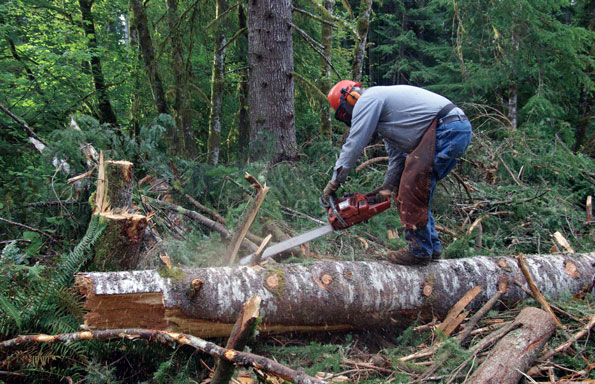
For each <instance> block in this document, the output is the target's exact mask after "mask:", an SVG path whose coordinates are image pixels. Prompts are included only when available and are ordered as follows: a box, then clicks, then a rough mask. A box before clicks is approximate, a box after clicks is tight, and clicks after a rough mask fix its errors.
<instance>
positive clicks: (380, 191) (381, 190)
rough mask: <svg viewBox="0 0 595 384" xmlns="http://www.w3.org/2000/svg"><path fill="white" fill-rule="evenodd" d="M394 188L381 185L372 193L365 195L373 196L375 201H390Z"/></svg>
mask: <svg viewBox="0 0 595 384" xmlns="http://www.w3.org/2000/svg"><path fill="white" fill-rule="evenodd" d="M394 189H395V188H394V187H393V186H392V185H385V184H382V185H381V186H380V187H378V188H376V189H375V190H373V191H370V192H368V193H366V196H373V197H374V198H375V199H376V201H384V200H386V199H390V195H391V193H392V191H393V190H394Z"/></svg>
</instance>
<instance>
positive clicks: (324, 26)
mask: <svg viewBox="0 0 595 384" xmlns="http://www.w3.org/2000/svg"><path fill="white" fill-rule="evenodd" d="M322 5H323V6H324V8H325V9H326V10H327V11H328V12H329V13H330V14H331V15H332V14H333V8H334V5H335V0H324V1H323V4H322ZM320 27H321V36H322V39H321V42H322V45H323V46H324V49H323V54H324V58H321V59H320V65H321V71H320V81H319V86H320V91H321V92H322V93H324V94H325V95H326V94H328V92H329V91H330V90H331V87H332V84H331V68H330V65H329V64H328V63H330V62H331V59H332V56H333V27H332V26H331V25H329V24H328V23H320ZM320 134H321V135H322V136H325V137H328V138H330V137H331V134H332V128H331V110H330V106H329V104H328V103H322V105H321V108H320Z"/></svg>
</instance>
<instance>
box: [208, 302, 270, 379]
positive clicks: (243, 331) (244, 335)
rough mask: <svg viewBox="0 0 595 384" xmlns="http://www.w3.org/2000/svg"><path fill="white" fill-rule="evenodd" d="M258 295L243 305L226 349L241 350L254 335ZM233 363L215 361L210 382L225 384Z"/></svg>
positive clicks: (232, 370)
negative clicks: (215, 364) (215, 366)
mask: <svg viewBox="0 0 595 384" xmlns="http://www.w3.org/2000/svg"><path fill="white" fill-rule="evenodd" d="M261 301H262V299H261V298H260V297H254V296H252V297H251V298H250V299H249V300H248V301H247V302H246V303H245V304H244V305H243V306H242V310H241V311H240V315H239V316H238V320H237V321H236V323H235V325H234V327H233V329H232V331H231V335H230V336H229V339H228V340H227V345H226V346H225V348H226V349H235V350H237V351H242V350H243V349H244V348H245V347H246V345H247V344H248V341H249V340H250V339H252V338H253V337H254V334H255V333H256V327H257V325H258V311H259V309H260V302H261ZM233 372H234V365H233V364H232V363H231V362H229V361H225V360H219V361H218V362H217V368H216V369H215V373H214V374H213V377H212V378H211V384H227V383H228V382H229V380H230V379H231V377H232V376H233Z"/></svg>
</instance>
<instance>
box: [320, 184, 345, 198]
mask: <svg viewBox="0 0 595 384" xmlns="http://www.w3.org/2000/svg"><path fill="white" fill-rule="evenodd" d="M340 186H341V183H339V182H338V181H333V180H331V181H329V182H328V184H327V185H326V187H324V191H322V197H324V199H325V200H327V201H328V197H329V196H330V195H334V194H335V192H337V189H339V187H340Z"/></svg>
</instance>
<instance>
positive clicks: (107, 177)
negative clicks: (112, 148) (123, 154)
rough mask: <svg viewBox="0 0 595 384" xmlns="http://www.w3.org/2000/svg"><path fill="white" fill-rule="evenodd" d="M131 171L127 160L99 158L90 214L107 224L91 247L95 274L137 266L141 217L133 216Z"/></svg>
mask: <svg viewBox="0 0 595 384" xmlns="http://www.w3.org/2000/svg"><path fill="white" fill-rule="evenodd" d="M132 168H133V164H132V163H131V162H128V161H106V162H104V161H103V152H101V154H100V158H99V171H98V176H97V190H96V192H95V200H94V207H93V214H94V215H99V220H100V221H101V222H102V223H105V224H106V225H107V227H106V229H105V230H104V232H103V234H102V235H101V237H100V238H99V239H97V241H96V242H95V246H94V253H95V255H94V258H93V268H94V269H95V270H98V271H119V270H133V269H135V268H136V267H137V265H138V263H139V258H140V256H139V250H140V245H141V240H142V238H143V233H144V231H145V228H146V227H147V225H148V220H147V218H146V217H145V216H143V215H140V214H137V213H133V212H131V211H132V207H131V202H132V185H133V183H132V181H133V180H132Z"/></svg>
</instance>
